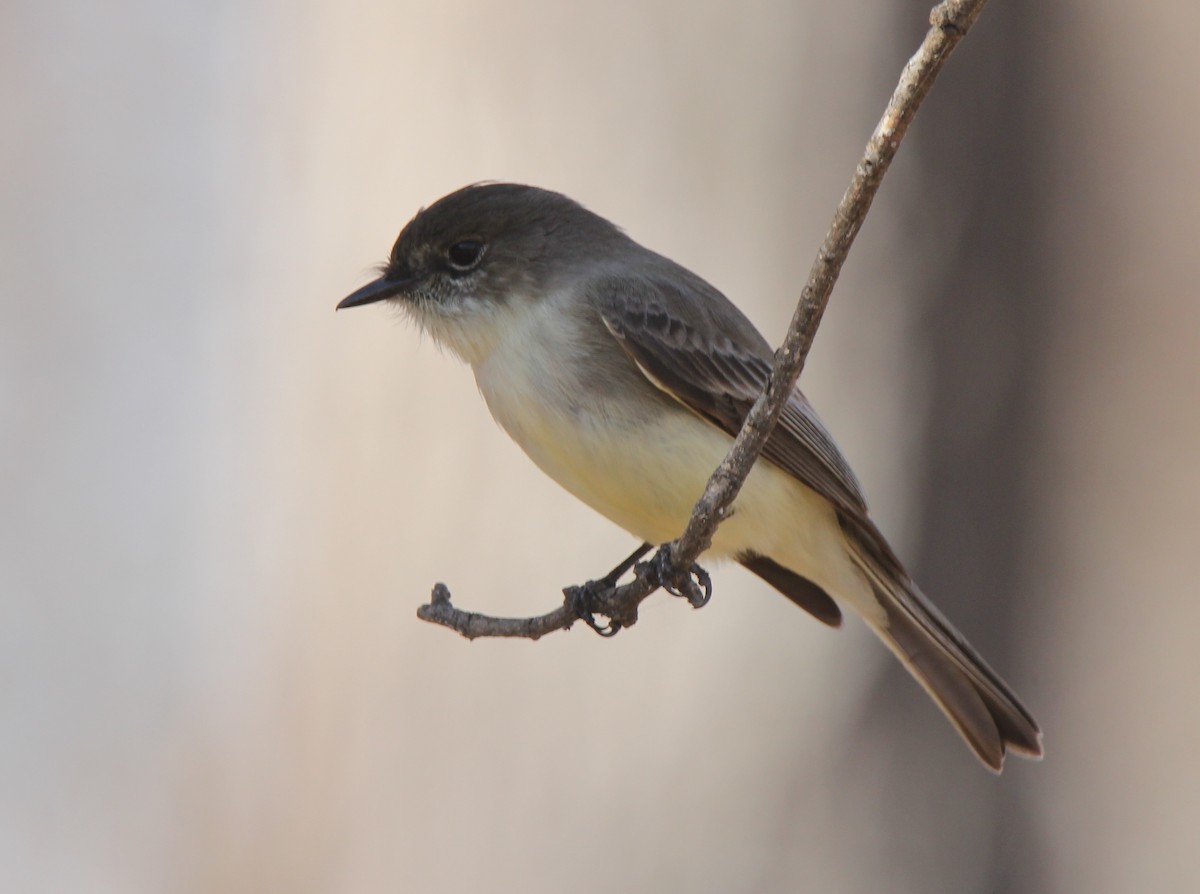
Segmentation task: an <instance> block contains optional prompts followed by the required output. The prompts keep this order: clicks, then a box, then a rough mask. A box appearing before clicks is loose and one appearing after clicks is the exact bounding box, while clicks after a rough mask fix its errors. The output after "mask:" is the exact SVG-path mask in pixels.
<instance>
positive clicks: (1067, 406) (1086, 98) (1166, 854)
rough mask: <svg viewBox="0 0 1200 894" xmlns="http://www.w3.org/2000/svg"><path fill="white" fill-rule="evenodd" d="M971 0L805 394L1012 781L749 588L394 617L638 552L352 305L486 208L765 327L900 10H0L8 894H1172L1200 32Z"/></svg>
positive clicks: (900, 25)
mask: <svg viewBox="0 0 1200 894" xmlns="http://www.w3.org/2000/svg"><path fill="white" fill-rule="evenodd" d="M735 6H736V7H737V8H735ZM992 6H993V8H991V9H989V11H988V12H987V13H986V14H985V16H984V18H983V19H982V20H981V22H980V24H979V25H978V27H977V30H976V31H975V32H973V33H972V34H971V36H970V37H969V38H968V41H967V42H966V43H965V44H964V45H963V46H962V48H961V50H960V53H959V54H958V55H957V56H956V57H955V59H954V60H953V62H952V63H951V65H950V66H949V68H948V70H947V71H946V73H945V76H944V78H943V80H942V81H941V82H940V83H939V85H938V87H937V90H936V91H935V95H934V97H933V99H932V100H931V102H930V105H929V108H928V109H927V110H926V112H925V113H923V116H922V117H921V118H920V119H919V121H918V125H917V128H916V130H915V131H914V133H913V140H912V141H911V143H910V144H908V145H906V146H905V147H904V150H903V151H902V153H901V156H900V159H899V161H898V162H897V164H896V167H895V170H894V172H893V174H894V176H893V177H892V178H890V179H889V181H888V183H887V184H886V185H885V188H884V192H883V195H882V197H881V198H880V200H879V202H878V204H877V207H876V209H875V211H874V212H873V216H872V218H871V220H870V222H869V224H868V227H867V228H866V231H865V232H864V234H863V237H862V239H861V240H860V243H859V245H858V247H857V248H856V250H855V252H854V253H853V254H852V256H851V260H850V264H849V266H848V268H847V271H846V273H845V276H844V277H843V282H842V284H841V285H840V287H839V289H838V290H837V292H836V293H835V295H834V299H833V304H832V307H831V310H830V312H829V314H828V317H827V321H826V323H825V325H824V326H823V328H822V331H821V334H820V336H819V338H818V340H817V346H816V350H815V351H814V354H813V357H812V361H811V363H810V366H809V370H808V371H807V372H806V373H805V379H804V382H805V388H806V390H807V391H808V393H809V394H810V396H811V397H812V398H813V399H814V402H815V403H816V404H817V405H818V407H820V408H821V410H822V413H823V415H824V416H825V418H826V420H827V421H828V422H829V424H830V425H831V427H832V428H833V429H834V431H835V432H837V433H838V436H839V440H840V442H841V444H842V446H843V448H844V450H845V451H846V453H847V455H848V456H849V457H850V459H851V460H852V462H853V463H854V464H855V466H856V468H857V469H858V470H859V473H860V475H861V477H862V478H863V480H864V482H865V484H866V487H867V490H868V493H869V494H870V495H871V498H872V503H873V505H874V507H875V510H876V514H877V516H878V517H879V519H880V521H881V524H882V525H883V527H884V528H885V530H887V531H888V532H889V533H890V534H891V535H892V536H893V539H894V541H895V543H896V545H897V547H898V549H899V550H900V552H901V554H902V555H905V556H908V557H910V558H911V560H912V562H913V565H914V568H915V570H916V572H917V575H918V577H919V579H921V580H923V581H925V582H926V588H927V589H928V590H930V592H931V593H932V594H933V595H934V597H935V598H936V599H937V601H938V602H939V603H940V604H941V605H943V606H944V607H945V608H946V610H947V612H948V613H949V614H951V615H952V616H953V617H954V618H955V619H956V620H959V621H960V622H961V624H962V626H963V627H964V629H965V630H966V632H967V633H968V634H969V635H970V636H971V637H972V638H973V639H975V640H976V641H978V642H979V643H980V644H981V646H982V647H983V648H984V649H985V651H986V652H987V653H988V655H989V656H990V657H991V658H992V659H993V661H994V663H995V664H996V665H998V666H999V667H1000V669H1001V670H1002V671H1003V672H1004V673H1005V675H1006V676H1007V677H1008V678H1009V679H1010V680H1011V681H1012V682H1013V684H1014V685H1015V686H1016V687H1017V688H1018V690H1019V691H1020V692H1021V693H1022V694H1023V695H1024V696H1025V697H1026V698H1027V699H1028V701H1029V703H1030V704H1031V706H1032V707H1033V708H1034V709H1035V711H1036V712H1037V714H1038V716H1039V718H1040V719H1041V720H1042V722H1043V725H1044V727H1045V730H1046V734H1047V748H1048V754H1049V756H1048V758H1047V760H1046V761H1045V762H1043V763H1041V764H1028V763H1024V762H1018V761H1014V762H1013V763H1012V764H1011V765H1010V768H1009V771H1008V772H1007V773H1006V774H1005V775H1004V776H1003V777H1002V778H1000V779H994V778H992V777H989V776H988V775H987V774H986V773H984V772H983V771H982V770H981V769H979V768H978V767H977V766H976V765H975V763H974V761H973V759H972V758H971V756H970V754H969V753H968V752H967V750H966V749H965V748H964V747H962V746H961V745H960V744H959V743H958V742H957V740H956V738H955V736H954V735H953V733H952V732H951V731H950V729H949V727H948V726H947V725H946V724H945V723H944V722H942V720H941V719H940V717H939V716H938V714H937V713H936V711H935V710H934V709H933V708H932V707H931V706H930V705H928V704H927V703H926V700H925V699H924V697H923V696H922V695H921V693H920V692H919V691H918V690H917V688H916V687H915V686H914V685H912V684H911V683H909V682H908V681H907V679H906V678H905V677H904V675H903V674H902V673H901V672H900V671H899V669H898V668H897V667H896V666H894V663H893V662H891V661H890V660H888V659H887V658H886V656H885V654H884V652H883V650H882V649H881V648H880V647H879V646H878V645H877V644H876V643H875V642H874V641H873V640H871V639H870V637H869V636H867V635H866V634H865V633H864V632H863V631H862V629H861V628H860V627H859V626H854V625H851V626H849V627H848V628H847V629H845V630H843V631H841V632H840V633H837V634H834V633H832V632H830V631H827V630H825V629H823V628H821V627H820V626H819V625H817V624H815V623H813V622H812V621H811V620H810V619H808V618H806V617H804V616H803V615H802V614H801V613H799V612H797V611H796V610H795V609H794V608H793V607H792V606H791V605H790V604H787V603H786V602H785V601H784V600H781V599H778V598H775V597H774V596H773V595H772V594H771V593H770V591H769V590H768V589H767V588H766V587H765V586H763V585H761V584H759V583H758V582H757V581H755V580H753V579H751V578H750V576H749V575H747V574H745V573H744V572H741V571H740V570H738V569H733V568H726V569H721V570H718V572H717V575H716V582H717V588H718V589H717V596H716V598H715V599H714V601H713V604H712V605H711V606H710V607H708V608H706V609H705V610H703V611H702V612H692V611H690V610H688V609H686V607H684V606H683V605H681V604H679V603H676V602H673V601H671V600H668V599H666V598H659V599H656V600H654V601H653V602H652V603H650V604H648V606H647V607H646V609H645V611H644V614H643V621H642V623H641V624H639V625H638V626H637V628H636V629H634V630H632V631H629V632H627V633H625V634H622V635H621V636H620V637H618V638H617V639H615V640H613V641H611V642H608V641H602V640H600V639H599V638H598V637H595V636H593V635H592V634H590V633H589V632H587V631H586V630H582V629H578V630H575V631H572V632H570V633H568V634H562V635H557V636H554V637H551V638H549V639H547V640H545V641H542V642H540V643H536V644H531V643H524V642H518V643H508V642H477V643H474V644H468V643H466V642H465V641H462V640H459V639H458V638H456V637H454V636H452V635H450V634H449V633H447V632H445V631H442V630H438V629H434V628H432V627H427V626H425V625H422V624H420V623H419V622H417V621H416V620H415V618H414V610H415V608H416V606H417V605H418V604H419V603H420V602H421V601H422V600H423V599H424V598H425V597H426V595H427V593H428V588H429V586H430V585H431V584H432V583H433V582H434V581H436V580H445V581H446V582H447V583H448V584H449V585H450V586H451V588H452V589H453V591H454V593H455V594H456V598H457V601H458V602H459V603H460V604H462V605H464V606H469V607H473V608H478V609H480V610H486V611H490V612H494V613H508V614H528V613H534V612H539V611H543V610H546V609H548V608H549V607H551V606H552V605H553V604H554V602H555V600H556V596H555V594H556V592H557V589H558V588H559V587H561V586H562V585H564V584H567V583H571V582H577V581H579V580H581V579H583V578H585V577H588V576H591V575H595V574H597V573H599V572H601V571H603V570H605V569H606V568H607V567H609V566H610V565H611V564H612V563H613V562H614V561H615V560H616V559H618V558H619V557H621V556H622V555H624V554H625V553H626V552H627V551H628V549H629V548H630V546H631V542H630V540H629V538H628V537H626V536H625V535H624V534H622V533H621V532H619V531H616V530H614V529H612V528H611V527H610V526H609V525H608V524H607V523H606V522H604V521H603V520H602V519H600V518H598V517H597V516H595V515H593V514H592V513H591V512H590V511H589V510H587V509H586V508H584V507H581V506H579V505H577V504H575V503H574V502H573V501H572V500H571V499H570V498H569V497H567V496H566V495H565V494H563V493H560V492H559V491H558V490H557V489H556V488H555V487H554V485H552V484H551V483H550V482H548V481H546V480H544V479H543V478H542V477H541V476H540V474H539V473H538V472H537V471H536V470H535V469H534V468H533V467H532V465H530V464H529V463H528V462H527V461H526V460H525V459H524V457H522V456H521V455H520V454H519V452H518V450H517V449H516V448H515V447H514V446H513V445H512V444H510V443H509V442H508V441H507V440H506V438H505V437H504V436H503V434H502V433H501V432H500V431H499V430H498V429H497V428H496V427H495V426H494V424H493V423H492V422H491V420H490V419H489V418H488V416H487V413H486V410H485V409H484V407H483V405H482V403H481V402H480V401H479V400H478V398H477V395H476V394H475V389H474V385H473V382H472V381H471V378H470V375H469V372H468V371H467V370H466V369H464V368H462V367H460V366H459V365H458V364H457V363H456V362H455V361H453V360H452V359H450V358H448V357H444V356H439V354H438V352H437V351H436V350H435V349H433V347H432V346H431V345H429V344H423V343H421V340H420V338H419V337H418V336H417V334H416V333H415V332H414V331H412V330H411V328H410V327H408V326H407V325H404V324H400V323H396V322H394V321H393V320H392V318H391V317H389V316H388V315H387V314H386V313H385V312H384V311H383V310H380V309H378V308H375V309H369V310H362V311H356V312H353V313H347V314H342V315H338V316H336V317H335V316H334V314H333V305H334V304H335V303H336V301H337V300H338V299H339V298H340V297H341V296H342V295H344V294H345V293H347V292H348V291H350V290H351V289H353V288H354V287H356V286H357V285H359V284H360V283H362V282H363V281H364V280H365V278H366V276H368V275H369V270H370V269H371V266H372V265H373V264H375V263H377V262H378V261H380V260H382V259H383V257H384V256H385V254H386V252H387V250H388V248H389V247H390V243H391V240H392V239H393V238H394V236H395V234H396V232H397V231H398V229H399V228H400V226H401V225H402V224H403V223H404V222H405V221H406V220H407V219H408V217H409V216H411V214H412V213H413V212H414V211H415V210H416V209H417V208H418V207H419V206H421V205H422V204H428V203H429V202H431V201H433V200H434V199H436V198H437V197H439V196H440V195H442V194H444V193H445V192H448V191H449V190H451V189H453V188H455V187H457V186H460V185H462V184H464V183H467V182H471V181H475V180H480V179H513V180H521V181H527V182H532V183H537V184H539V185H543V186H547V187H552V188H556V189H560V190H562V191H564V192H566V193H568V194H570V195H572V196H574V197H576V198H578V199H580V200H581V201H583V202H584V203H585V204H587V205H589V206H590V207H592V208H593V209H594V210H596V211H598V212H600V213H602V214H604V215H605V216H608V217H610V218H612V219H613V220H615V221H617V222H619V223H620V224H621V225H623V226H624V227H626V228H627V229H628V231H629V232H630V233H631V234H632V235H633V236H634V237H635V238H637V239H639V240H641V241H643V242H645V243H646V244H648V245H650V246H652V247H654V248H656V249H657V250H660V251H662V252H663V253H665V254H668V255H670V256H672V257H674V258H676V259H677V260H679V261H681V262H682V263H684V264H686V265H688V266H690V267H692V268H693V269H695V270H696V271H698V272H699V273H701V274H702V275H704V276H705V277H706V278H708V279H710V280H711V281H712V282H714V283H715V284H716V285H718V286H719V287H720V288H722V289H723V290H725V291H726V292H727V293H728V294H729V295H730V296H731V297H733V298H734V299H735V300H736V301H737V302H738V303H740V304H741V305H742V306H743V307H744V308H745V309H746V310H747V312H748V313H749V314H750V315H751V317H752V318H753V319H755V320H756V321H757V322H758V323H759V324H760V325H761V327H762V328H763V329H764V331H765V332H766V333H767V334H768V335H769V336H770V337H771V338H772V339H773V340H777V339H778V338H779V337H780V335H781V333H782V331H783V327H784V325H785V323H786V320H787V318H788V316H789V315H790V309H791V305H792V303H793V302H794V300H795V298H796V296H797V291H798V285H797V279H798V278H799V277H802V276H803V275H804V274H805V273H806V271H807V268H808V265H809V263H810V259H811V256H812V254H813V251H814V249H815V246H816V244H817V243H818V240H819V238H820V236H821V235H822V234H823V231H824V227H825V224H826V221H827V219H828V217H829V215H830V213H831V211H832V208H833V206H834V204H835V202H836V200H837V199H838V197H839V196H840V195H841V191H842V189H843V188H844V184H845V182H846V180H847V178H848V175H849V173H850V171H851V168H852V165H853V164H854V161H855V159H856V157H857V153H858V151H859V149H860V148H861V145H862V144H863V142H864V141H865V138H866V136H867V135H868V134H869V132H870V130H871V128H872V127H873V125H874V121H875V119H876V117H877V115H878V112H879V111H880V110H881V108H882V104H883V101H884V98H885V96H886V94H887V91H888V90H890V88H891V85H892V83H893V82H894V79H895V76H896V73H897V72H898V71H899V69H900V67H901V65H902V64H903V62H904V60H905V59H906V58H907V56H908V54H909V53H911V51H912V49H913V48H915V46H916V44H917V41H918V40H919V36H920V34H921V32H922V30H923V24H922V23H923V21H924V17H925V14H926V11H925V9H924V7H922V6H921V4H910V5H907V6H905V7H904V8H902V9H897V8H896V5H895V4H878V3H872V2H869V0H868V2H864V3H856V4H825V5H819V4H817V5H813V4H808V5H805V6H804V7H803V8H801V7H800V5H799V4H794V3H785V2H782V0H780V2H764V3H752V4H740V5H734V4H725V3H718V2H701V3H697V2H686V3H684V2H663V3H625V2H618V3H609V4H590V5H586V6H585V5H582V4H571V3H566V4H564V3H561V2H549V0H544V2H538V0H523V2H520V0H519V2H513V3H504V4H500V3H463V2H453V0H452V2H443V3H437V4H433V3H430V4H412V3H408V4H406V3H390V4H385V3H370V2H358V3H345V4H322V5H315V4H285V3H272V2H265V0H259V2H249V3H238V4H234V3H210V4H186V3H177V4H163V3H152V2H147V0H141V2H138V0H125V2H119V3H113V4H101V5H97V4H94V3H84V2H64V3H59V4H54V5H50V4H36V3H17V4H16V5H15V6H14V5H11V4H10V6H9V8H8V9H7V10H6V13H5V15H4V17H3V19H4V23H3V27H0V103H2V105H0V111H2V112H3V121H4V125H3V127H4V136H3V138H2V139H0V162H2V164H3V170H4V177H3V179H2V180H0V227H2V232H0V301H2V302H3V318H4V321H5V322H4V323H3V325H0V458H2V460H3V468H4V473H3V475H2V476H0V695H2V699H3V701H2V702H0V705H2V709H0V889H3V890H5V891H22V892H64V891H72V892H93V891H95V892H109V891H111V892H135V891H137V892H141V891H145V892H161V891H173V892H174V891H218V890H219V891H247V892H250V891H254V892H259V891H289V892H293V891H297V892H298V891H314V892H317V891H338V892H375V891H411V892H426V891H428V892H457V891H477V890H487V891H497V892H503V891H527V892H563V891H572V892H600V891H606V892H607V891H629V892H637V891H645V892H663V891H696V892H700V891H705V892H708V891H711V892H731V891H780V890H808V891H879V890H888V891H914V892H917V891H931V890H944V891H950V890H954V891H980V892H983V891H988V892H994V891H1014V892H1015V891H1021V892H1031V891H1064V892H1074V891H1091V892H1113V894H1118V892H1128V891H1133V890H1143V891H1181V890H1190V889H1194V888H1195V887H1196V886H1197V885H1198V884H1200V869H1198V868H1197V862H1198V860H1200V858H1198V857H1197V854H1196V835H1197V829H1198V828H1200V781H1198V778H1200V777H1198V775H1197V772H1196V768H1195V751H1196V747H1197V745H1198V744H1200V720H1198V719H1197V717H1198V716H1200V712H1198V711H1197V704H1196V701H1197V696H1196V685H1195V684H1196V681H1197V679H1198V678H1200V657H1198V653H1197V649H1196V647H1195V635H1194V631H1195V628H1196V623H1197V620H1198V615H1200V609H1198V608H1197V599H1196V586H1195V583H1194V574H1193V571H1192V567H1193V562H1194V560H1195V556H1196V551H1197V537H1196V533H1197V521H1196V517H1197V514H1196V505H1197V497H1198V496H1200V475H1198V474H1197V471H1196V457H1197V455H1198V454H1200V406H1198V395H1197V391H1198V388H1197V386H1198V381H1200V378H1198V375H1200V351H1198V350H1197V349H1198V348H1200V339H1198V337H1197V332H1198V331H1200V305H1198V303H1197V301H1196V281H1197V273H1198V272H1200V269H1198V263H1197V252H1196V234H1197V232H1198V231H1200V220H1198V217H1200V215H1198V213H1197V210H1196V207H1197V201H1196V200H1197V194H1198V189H1197V188H1198V186H1200V167H1198V166H1197V165H1196V164H1195V146H1196V145H1197V138H1198V136H1200V135H1198V134H1197V132H1196V116H1195V115H1194V114H1193V113H1194V110H1195V104H1196V102H1197V100H1198V99H1200V90H1198V87H1200V83H1198V80H1200V78H1198V66H1197V63H1196V62H1195V54H1194V52H1193V50H1194V47H1193V42H1194V35H1195V34H1196V33H1197V30H1198V28H1200V13H1198V11H1197V7H1196V6H1195V4H1194V3H1192V2H1184V0H1177V2H1170V0H1164V2H1156V3H1149V4H1142V5H1140V6H1138V5H1133V6H1131V5H1130V4H1124V3H1118V2H1108V0H1105V2H1098V0H1091V2H1086V3H1085V2H1067V3H1061V4H1055V5H1053V8H1051V9H1044V8H1042V7H1041V6H1040V5H1035V4H1032V3H996V4H993V5H992Z"/></svg>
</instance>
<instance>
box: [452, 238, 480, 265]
mask: <svg viewBox="0 0 1200 894" xmlns="http://www.w3.org/2000/svg"><path fill="white" fill-rule="evenodd" d="M486 248H487V246H486V245H484V244H483V242H482V241H480V240H479V239H464V240H462V241H461V242H455V243H454V244H453V245H451V246H450V247H449V248H448V249H446V260H447V261H449V262H450V266H451V267H453V268H454V269H455V270H464V271H465V270H470V269H471V268H472V267H474V266H475V265H476V264H478V263H479V262H480V260H481V259H482V258H483V253H484V250H485V249H486Z"/></svg>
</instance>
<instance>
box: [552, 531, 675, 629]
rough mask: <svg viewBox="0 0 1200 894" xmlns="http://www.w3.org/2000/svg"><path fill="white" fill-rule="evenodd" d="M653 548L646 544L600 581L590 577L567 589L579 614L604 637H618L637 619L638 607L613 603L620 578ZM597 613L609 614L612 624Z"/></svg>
mask: <svg viewBox="0 0 1200 894" xmlns="http://www.w3.org/2000/svg"><path fill="white" fill-rule="evenodd" d="M653 548H654V547H652V546H651V545H650V544H649V543H643V544H642V545H641V546H639V547H638V548H637V549H636V550H634V551H633V552H632V553H631V554H630V555H629V557H628V558H626V559H625V561H623V562H622V563H621V564H620V565H618V566H617V567H616V568H614V569H613V570H612V571H610V572H608V574H606V575H604V577H602V578H600V579H599V580H590V581H588V582H587V583H585V584H582V585H580V586H575V587H567V588H566V589H565V590H563V595H564V596H566V598H567V603H568V604H569V605H570V606H571V611H572V612H573V613H574V614H575V616H576V617H577V618H579V619H580V620H581V621H583V622H584V623H585V624H587V625H588V626H589V627H591V628H592V629H593V630H594V631H596V632H597V633H598V634H600V635H601V636H616V635H617V633H618V631H620V629H621V628H622V627H632V626H633V625H634V624H635V623H636V622H637V606H632V607H630V608H628V609H623V610H622V609H618V607H616V606H614V605H613V603H612V595H613V591H614V590H616V588H617V581H619V580H620V579H621V578H622V577H624V576H625V573H626V572H628V571H629V569H631V568H633V567H634V566H635V565H637V562H638V559H640V558H641V557H642V556H644V555H646V553H648V552H650V550H652V549H653ZM597 614H600V615H604V616H605V617H607V618H608V623H607V624H601V623H600V622H598V621H597V620H596V615H597Z"/></svg>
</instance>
